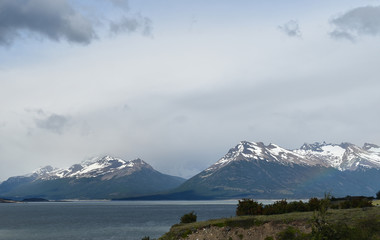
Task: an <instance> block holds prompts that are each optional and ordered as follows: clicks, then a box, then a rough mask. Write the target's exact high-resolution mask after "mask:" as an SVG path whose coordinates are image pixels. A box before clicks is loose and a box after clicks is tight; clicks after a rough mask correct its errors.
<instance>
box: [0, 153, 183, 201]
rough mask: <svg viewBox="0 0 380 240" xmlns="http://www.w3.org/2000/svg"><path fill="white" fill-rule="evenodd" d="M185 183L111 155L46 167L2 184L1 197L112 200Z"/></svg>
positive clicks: (146, 166) (143, 165)
mask: <svg viewBox="0 0 380 240" xmlns="http://www.w3.org/2000/svg"><path fill="white" fill-rule="evenodd" d="M184 181H185V180H184V179H182V178H179V177H175V176H170V175H166V174H163V173H160V172H158V171H156V170H154V169H153V168H152V167H151V166H150V165H149V164H147V163H146V162H144V161H143V160H141V159H135V160H130V161H126V160H123V159H120V158H115V157H111V156H105V157H98V158H93V159H90V160H86V161H83V162H82V163H80V164H74V165H72V166H71V167H69V168H67V169H58V168H53V167H51V166H46V167H43V168H40V169H38V170H36V171H34V172H33V173H31V174H28V175H24V176H16V177H11V178H9V179H8V180H6V181H4V182H2V183H1V184H0V196H1V197H11V198H21V199H22V198H30V197H39V198H47V199H68V198H70V199H72V198H76V199H110V198H123V197H132V196H136V195H144V194H152V193H156V192H160V191H166V190H169V189H172V188H175V187H177V186H179V185H180V184H181V183H183V182H184Z"/></svg>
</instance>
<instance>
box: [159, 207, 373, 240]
mask: <svg viewBox="0 0 380 240" xmlns="http://www.w3.org/2000/svg"><path fill="white" fill-rule="evenodd" d="M377 201H378V202H379V203H380V201H379V200H377ZM313 216H314V212H293V213H286V214H279V215H259V216H240V217H231V218H222V219H212V220H208V221H202V222H194V223H188V224H176V225H173V226H172V227H171V229H170V231H169V232H168V233H166V234H165V235H163V236H162V237H161V238H159V240H172V239H179V238H185V237H186V236H188V235H189V234H191V233H193V232H195V231H196V230H197V229H203V228H208V227H210V226H216V227H231V228H234V227H241V228H250V227H252V226H260V225H263V224H264V223H267V222H275V223H291V222H295V221H301V222H305V224H310V222H311V220H312V219H313ZM366 219H374V220H375V221H378V222H380V207H371V208H353V209H330V210H329V211H328V212H327V221H329V222H331V223H339V222H344V223H345V224H347V225H348V226H350V225H353V224H355V223H356V222H358V221H362V220H366Z"/></svg>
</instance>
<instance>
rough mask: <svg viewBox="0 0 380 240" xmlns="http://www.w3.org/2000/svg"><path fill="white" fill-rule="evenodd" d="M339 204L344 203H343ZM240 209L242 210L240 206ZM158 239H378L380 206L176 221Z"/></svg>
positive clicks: (379, 232)
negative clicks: (185, 222) (185, 221)
mask: <svg viewBox="0 0 380 240" xmlns="http://www.w3.org/2000/svg"><path fill="white" fill-rule="evenodd" d="M327 203H329V202H327ZM340 203H342V201H341V202H340ZM340 203H338V204H340ZM335 204H336V203H335ZM375 204H377V201H375V202H374V205H375ZM340 205H342V206H344V204H340ZM329 206H333V205H331V204H330V203H329ZM237 212H239V208H238V209H237ZM159 239H160V240H174V239H176V240H177V239H189V240H193V239H194V240H195V239H199V240H201V239H208V240H214V239H228V240H235V239H236V240H241V239H262V240H271V239H272V240H274V239H287V240H291V239H298V240H302V239H305V240H306V239H369V240H370V239H375V240H379V239H380V207H363V208H349V209H328V208H323V207H322V208H320V209H319V210H318V211H307V212H290V213H283V214H272V215H245V216H237V217H232V218H223V219H214V220H209V221H203V222H194V223H188V224H176V225H174V226H172V228H171V229H170V231H169V232H168V233H166V234H165V235H163V236H162V237H161V238H159Z"/></svg>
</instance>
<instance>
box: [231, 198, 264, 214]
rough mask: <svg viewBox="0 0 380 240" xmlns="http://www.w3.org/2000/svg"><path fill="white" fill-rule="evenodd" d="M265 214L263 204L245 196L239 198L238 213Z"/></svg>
mask: <svg viewBox="0 0 380 240" xmlns="http://www.w3.org/2000/svg"><path fill="white" fill-rule="evenodd" d="M262 214H263V204H262V203H258V202H256V201H254V200H253V199H248V198H243V200H239V203H238V206H237V209H236V215H237V216H243V215H262Z"/></svg>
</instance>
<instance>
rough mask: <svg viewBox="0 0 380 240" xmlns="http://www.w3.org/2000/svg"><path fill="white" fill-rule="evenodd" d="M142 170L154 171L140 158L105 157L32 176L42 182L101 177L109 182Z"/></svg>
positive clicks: (39, 170)
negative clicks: (127, 159)
mask: <svg viewBox="0 0 380 240" xmlns="http://www.w3.org/2000/svg"><path fill="white" fill-rule="evenodd" d="M142 168H148V169H153V168H152V167H151V166H150V165H149V164H147V163H146V162H144V161H143V160H141V159H139V158H137V159H134V160H130V161H126V160H123V159H120V158H115V157H111V156H104V157H95V158H92V159H89V160H85V161H83V162H82V163H81V164H74V165H72V166H71V167H70V168H68V169H58V168H53V167H51V166H46V167H43V168H40V169H38V170H36V171H35V172H33V173H32V174H31V176H34V177H35V178H36V179H41V180H52V179H60V178H95V177H101V178H102V180H109V179H111V178H114V177H122V176H126V175H130V174H132V173H134V172H136V171H139V170H141V169H142Z"/></svg>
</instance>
